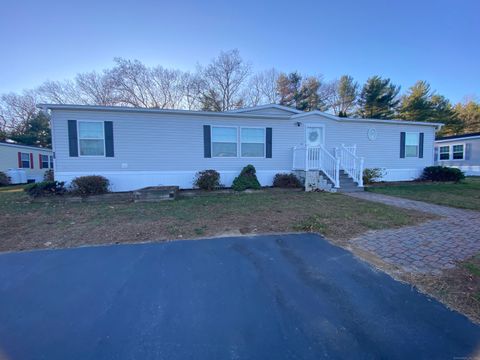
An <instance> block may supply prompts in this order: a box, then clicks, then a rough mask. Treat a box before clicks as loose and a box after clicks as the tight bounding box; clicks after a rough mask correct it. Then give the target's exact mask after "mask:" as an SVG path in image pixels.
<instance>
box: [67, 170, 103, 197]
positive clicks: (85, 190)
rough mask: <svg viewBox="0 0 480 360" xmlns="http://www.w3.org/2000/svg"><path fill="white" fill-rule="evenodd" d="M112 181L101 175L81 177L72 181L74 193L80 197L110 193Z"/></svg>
mask: <svg viewBox="0 0 480 360" xmlns="http://www.w3.org/2000/svg"><path fill="white" fill-rule="evenodd" d="M109 186H110V181H109V180H108V179H107V178H105V177H103V176H99V175H89V176H80V177H77V178H75V179H73V180H72V191H73V192H74V193H75V194H77V195H80V196H89V195H100V194H106V193H108V191H109V190H108V188H109Z"/></svg>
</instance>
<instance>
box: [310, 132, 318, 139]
mask: <svg viewBox="0 0 480 360" xmlns="http://www.w3.org/2000/svg"><path fill="white" fill-rule="evenodd" d="M317 139H318V131H312V132H311V133H310V134H309V135H308V140H310V141H311V142H315V141H317Z"/></svg>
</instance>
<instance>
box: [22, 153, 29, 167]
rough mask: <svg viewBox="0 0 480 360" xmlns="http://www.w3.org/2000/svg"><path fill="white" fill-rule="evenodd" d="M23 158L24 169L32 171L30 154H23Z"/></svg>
mask: <svg viewBox="0 0 480 360" xmlns="http://www.w3.org/2000/svg"><path fill="white" fill-rule="evenodd" d="M21 156H22V158H21V163H22V168H24V169H30V154H28V153H22V155H21Z"/></svg>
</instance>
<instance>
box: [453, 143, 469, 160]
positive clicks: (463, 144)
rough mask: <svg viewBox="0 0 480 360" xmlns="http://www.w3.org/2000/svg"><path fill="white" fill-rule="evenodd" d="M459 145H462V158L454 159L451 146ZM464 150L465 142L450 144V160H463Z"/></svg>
mask: <svg viewBox="0 0 480 360" xmlns="http://www.w3.org/2000/svg"><path fill="white" fill-rule="evenodd" d="M459 145H461V146H462V147H463V151H462V158H461V159H454V158H453V147H454V146H459ZM465 151H466V145H465V143H455V144H450V154H451V155H450V156H449V157H450V161H463V160H465Z"/></svg>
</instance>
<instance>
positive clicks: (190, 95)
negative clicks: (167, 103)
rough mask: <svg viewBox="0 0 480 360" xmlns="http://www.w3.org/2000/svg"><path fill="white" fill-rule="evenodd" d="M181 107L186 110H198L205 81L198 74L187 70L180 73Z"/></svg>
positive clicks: (200, 105)
mask: <svg viewBox="0 0 480 360" xmlns="http://www.w3.org/2000/svg"><path fill="white" fill-rule="evenodd" d="M181 81H182V94H183V97H182V107H183V108H186V109H188V110H199V109H200V108H201V107H202V104H201V98H202V90H203V88H204V86H205V82H204V81H203V80H202V79H201V77H200V76H199V75H198V74H192V73H189V72H186V73H183V74H182V80H181Z"/></svg>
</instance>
